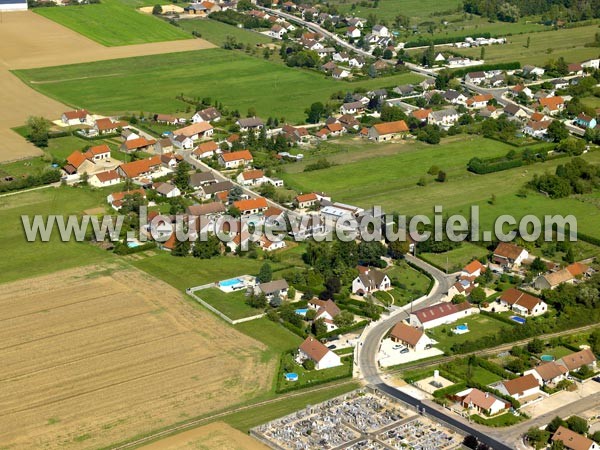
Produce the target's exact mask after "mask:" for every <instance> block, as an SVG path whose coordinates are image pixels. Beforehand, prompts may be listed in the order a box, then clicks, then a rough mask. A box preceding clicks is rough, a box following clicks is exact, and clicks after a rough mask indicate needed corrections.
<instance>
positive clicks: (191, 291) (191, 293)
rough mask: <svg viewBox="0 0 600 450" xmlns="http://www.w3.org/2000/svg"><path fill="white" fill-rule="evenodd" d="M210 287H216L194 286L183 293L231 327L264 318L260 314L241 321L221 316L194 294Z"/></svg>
mask: <svg viewBox="0 0 600 450" xmlns="http://www.w3.org/2000/svg"><path fill="white" fill-rule="evenodd" d="M212 287H217V285H216V284H215V283H209V284H203V285H202V286H195V287H192V288H187V289H186V290H185V293H186V294H187V295H189V296H190V297H192V298H193V299H194V300H196V301H197V302H198V303H200V304H201V305H202V306H204V307H205V308H206V309H208V310H209V311H212V312H213V313H215V314H216V315H217V316H219V317H220V318H221V319H223V320H224V321H225V322H227V323H229V324H231V325H237V324H238V323H244V322H250V321H251V320H256V319H260V318H262V317H265V315H266V314H265V313H262V314H257V315H255V316H250V317H244V318H242V319H235V320H234V319H232V318H231V317H229V316H227V315H225V314H223V313H222V312H221V311H219V310H218V309H217V308H215V307H214V306H212V305H210V304H208V303H207V302H205V301H204V300H202V299H201V298H200V297H198V296H197V295H196V294H195V292H197V291H201V290H203V289H208V288H212Z"/></svg>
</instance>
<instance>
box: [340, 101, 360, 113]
mask: <svg viewBox="0 0 600 450" xmlns="http://www.w3.org/2000/svg"><path fill="white" fill-rule="evenodd" d="M364 110H365V105H363V104H362V102H349V103H344V104H343V105H342V106H341V107H340V113H342V114H352V115H355V114H359V113H362V112H363V111H364Z"/></svg>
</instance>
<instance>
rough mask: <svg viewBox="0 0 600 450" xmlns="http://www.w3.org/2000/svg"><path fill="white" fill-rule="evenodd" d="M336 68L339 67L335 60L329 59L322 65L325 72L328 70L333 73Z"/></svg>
mask: <svg viewBox="0 0 600 450" xmlns="http://www.w3.org/2000/svg"><path fill="white" fill-rule="evenodd" d="M335 69H337V66H336V65H335V62H333V61H328V62H326V63H325V64H323V65H322V66H321V70H323V71H324V72H327V73H333V71H334V70H335Z"/></svg>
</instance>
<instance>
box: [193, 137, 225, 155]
mask: <svg viewBox="0 0 600 450" xmlns="http://www.w3.org/2000/svg"><path fill="white" fill-rule="evenodd" d="M220 153H221V149H220V148H219V145H218V144H217V143H216V142H215V141H206V142H203V143H202V144H200V145H198V146H197V147H196V148H195V149H194V151H193V152H192V155H193V156H194V158H196V159H204V158H212V157H213V156H214V155H218V154H220Z"/></svg>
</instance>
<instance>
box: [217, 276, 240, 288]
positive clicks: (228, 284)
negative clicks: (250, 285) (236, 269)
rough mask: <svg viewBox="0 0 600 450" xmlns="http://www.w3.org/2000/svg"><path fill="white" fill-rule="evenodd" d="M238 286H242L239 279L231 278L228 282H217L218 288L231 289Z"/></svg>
mask: <svg viewBox="0 0 600 450" xmlns="http://www.w3.org/2000/svg"><path fill="white" fill-rule="evenodd" d="M238 284H244V282H243V281H242V280H240V279H239V278H231V279H230V280H223V281H219V286H222V287H233V286H237V285H238Z"/></svg>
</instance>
